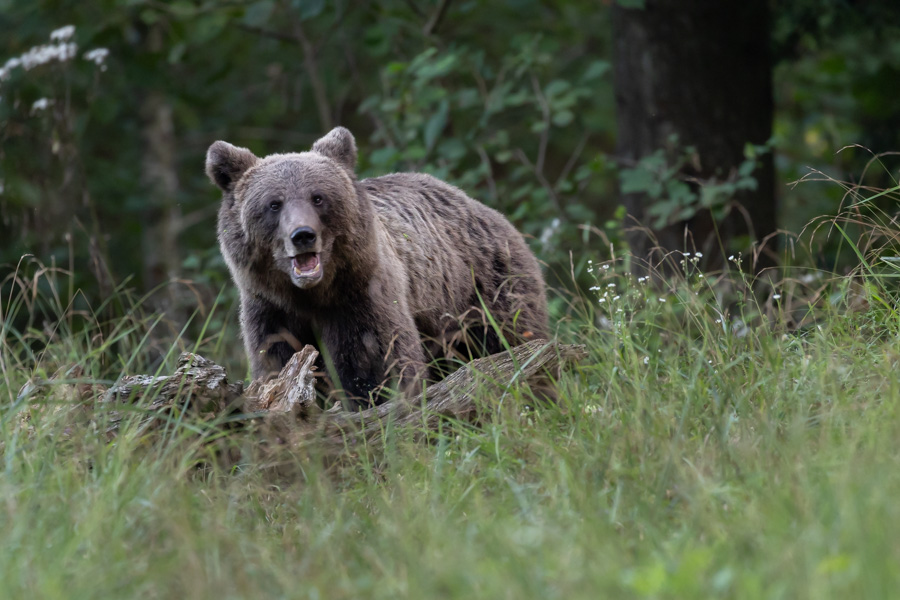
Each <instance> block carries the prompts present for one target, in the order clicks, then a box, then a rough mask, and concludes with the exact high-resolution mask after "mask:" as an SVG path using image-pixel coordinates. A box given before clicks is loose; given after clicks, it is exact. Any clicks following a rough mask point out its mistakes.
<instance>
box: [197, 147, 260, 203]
mask: <svg viewBox="0 0 900 600" xmlns="http://www.w3.org/2000/svg"><path fill="white" fill-rule="evenodd" d="M257 160H259V159H258V158H256V155H255V154H253V153H252V152H250V151H249V150H247V149H246V148H238V147H237V146H232V145H231V144H229V143H228V142H222V141H219V142H213V145H212V146H210V147H209V150H207V152H206V174H207V175H208V176H209V178H210V179H211V180H212V182H213V183H215V184H216V185H217V186H219V187H220V188H221V189H222V191H223V192H230V191H232V190H234V186H235V184H236V183H237V182H238V180H240V178H241V177H242V176H243V175H244V173H246V172H247V169H249V168H250V167H252V166H253V165H255V164H256V161H257Z"/></svg>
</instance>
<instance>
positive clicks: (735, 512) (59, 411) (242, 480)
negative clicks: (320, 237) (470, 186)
mask: <svg viewBox="0 0 900 600" xmlns="http://www.w3.org/2000/svg"><path fill="white" fill-rule="evenodd" d="M838 224H840V223H838ZM883 234H884V235H882V236H881V238H880V239H888V240H889V239H893V238H892V237H891V235H892V234H891V231H890V230H889V229H886V230H885V231H884V232H883ZM845 242H846V243H847V244H849V245H851V246H852V247H853V249H854V252H859V256H860V258H861V260H860V265H861V266H860V268H859V269H858V270H856V271H853V272H850V273H849V274H846V275H844V274H841V275H835V274H834V273H827V274H822V273H821V272H818V271H812V270H801V271H796V272H786V273H783V275H784V276H783V277H780V278H779V279H778V283H777V284H774V285H773V284H771V283H766V284H765V287H764V286H763V285H762V284H760V285H757V284H754V283H753V282H751V281H750V279H749V278H748V277H747V276H746V275H744V274H743V271H742V270H740V269H739V268H738V267H739V265H738V264H737V263H738V262H739V261H741V260H743V259H741V257H739V256H738V257H735V259H734V260H733V261H732V263H730V265H729V270H726V271H725V272H723V273H721V274H719V275H716V276H713V275H705V276H702V275H701V273H700V272H699V271H698V270H697V269H696V265H697V262H696V257H694V256H687V257H682V256H680V255H678V256H676V257H674V258H675V259H676V262H679V263H681V265H680V266H681V273H680V275H676V276H672V277H670V278H667V279H666V281H665V284H664V285H659V284H655V283H653V282H651V281H649V280H640V278H639V277H637V276H634V275H629V274H628V273H627V272H626V269H627V267H626V266H624V265H625V263H624V262H623V261H620V260H615V259H613V260H609V261H607V262H601V261H600V259H599V257H598V258H597V260H596V261H595V262H594V263H592V265H591V274H592V277H594V279H595V285H594V287H595V288H596V289H595V290H592V291H591V293H590V294H589V295H588V296H585V297H580V298H575V299H572V298H570V299H569V305H570V307H571V310H570V311H569V316H568V317H566V318H563V319H561V320H560V323H559V326H560V330H561V332H562V333H561V337H562V338H563V339H564V341H574V342H578V343H582V344H585V345H586V346H587V347H588V350H589V352H590V357H589V359H588V360H587V361H585V362H584V364H582V365H581V366H579V367H578V368H577V369H576V370H574V371H573V372H570V373H568V374H566V375H565V376H564V377H563V378H562V380H561V381H560V382H559V386H560V399H559V402H558V404H556V405H553V406H546V405H540V406H538V407H537V408H536V409H534V410H532V409H530V408H529V406H530V405H531V404H533V402H531V400H530V398H529V397H528V395H527V393H526V392H523V391H517V392H514V393H512V394H511V395H508V396H507V397H506V398H505V399H504V403H503V406H502V407H501V408H499V409H496V408H495V409H493V410H491V412H492V417H491V418H490V419H487V420H486V421H485V422H484V423H483V424H481V425H480V426H478V427H473V426H468V425H464V424H458V425H448V426H447V428H446V429H445V430H444V431H442V432H439V433H438V434H435V435H432V436H430V437H429V438H428V442H427V443H423V442H421V441H417V440H418V439H419V437H418V436H415V435H411V433H414V432H409V431H395V432H394V433H392V434H391V435H389V436H388V438H387V439H386V440H385V442H384V447H383V448H378V449H376V450H377V451H375V452H371V453H360V452H357V453H356V454H355V455H353V456H348V457H346V458H345V459H344V460H342V461H339V462H337V463H335V462H334V461H326V460H324V459H323V457H321V456H318V455H317V453H316V450H315V448H314V447H303V448H292V447H275V448H273V447H267V448H261V447H260V446H259V444H257V443H255V442H254V440H253V438H252V437H251V436H246V435H241V436H236V437H235V439H234V440H231V441H228V440H220V442H219V444H220V445H219V446H214V445H211V444H209V443H208V441H209V439H210V437H211V436H214V435H218V433H217V432H216V431H215V427H213V426H210V425H208V424H203V423H199V422H196V423H191V422H188V420H185V421H184V422H182V423H181V424H179V423H174V424H170V425H169V426H168V427H167V429H166V430H165V435H159V434H153V435H150V434H147V433H146V432H145V431H144V430H142V429H141V428H140V427H139V419H138V418H135V419H133V420H129V419H126V420H125V422H124V424H123V425H122V428H121V431H120V433H119V435H118V436H117V437H115V438H108V437H107V436H105V435H104V434H103V431H102V419H103V417H102V415H101V416H100V417H98V418H97V420H95V422H94V425H93V426H92V425H91V424H90V423H86V419H84V418H81V420H80V421H79V418H78V414H79V413H78V411H79V410H82V409H80V408H79V407H78V404H77V403H76V402H72V400H71V398H69V397H66V396H65V395H61V394H56V395H54V394H52V393H51V394H49V395H46V396H42V397H41V398H43V399H38V398H37V396H34V395H32V396H29V395H28V393H27V390H28V388H27V387H26V388H25V389H26V392H24V393H20V390H21V389H22V388H23V386H26V382H28V380H29V379H34V378H46V377H48V376H49V375H50V374H52V373H55V372H58V371H59V369H63V371H62V372H61V373H62V379H61V380H60V381H61V383H60V386H61V385H62V384H63V383H67V382H68V381H69V380H68V379H66V378H67V377H69V379H71V378H75V379H77V380H78V381H80V382H88V383H90V382H107V383H108V382H110V381H113V380H115V379H116V378H118V377H120V376H121V375H123V374H130V373H139V372H156V371H159V372H166V371H167V370H168V369H171V367H172V361H173V359H174V357H175V356H176V355H177V353H178V351H179V350H181V349H183V348H189V349H196V350H198V351H200V352H201V353H203V354H205V355H207V356H210V357H212V358H216V356H217V354H220V353H223V352H225V351H226V349H227V347H229V346H230V345H232V344H233V343H234V341H235V340H236V331H234V330H233V329H234V328H233V326H232V327H231V328H230V329H229V328H228V327H226V328H223V329H220V330H217V331H215V332H210V331H208V330H207V331H203V328H202V326H201V327H200V331H201V333H200V334H199V335H198V336H197V339H199V340H200V341H199V342H195V341H189V340H188V339H187V335H186V334H185V335H181V336H175V337H174V341H173V336H171V335H169V334H168V333H167V334H166V335H160V334H159V332H160V327H161V325H160V323H159V320H158V318H156V317H154V316H153V315H152V314H144V309H143V308H142V301H141V299H140V298H132V297H131V296H130V295H129V294H128V292H127V291H125V290H124V289H121V290H119V291H118V292H117V294H116V295H115V297H114V298H110V299H108V300H107V302H108V303H115V305H116V310H115V311H111V310H110V311H107V310H105V309H106V308H107V307H106V306H99V307H94V308H91V307H89V306H87V305H86V304H85V303H84V302H83V301H82V300H79V299H78V294H77V293H76V292H75V291H74V290H69V289H68V288H67V283H66V281H65V274H64V273H62V272H59V271H53V270H49V271H48V270H42V267H40V266H39V265H38V264H37V263H32V264H30V265H27V264H25V265H22V266H20V267H19V269H18V270H16V271H14V272H13V274H11V275H10V277H9V278H7V284H6V285H5V286H4V288H3V289H4V290H5V293H4V297H3V299H2V306H0V308H2V314H3V325H2V329H0V361H2V363H0V367H2V375H3V381H2V383H0V399H2V405H0V470H2V472H0V539H2V540H3V544H2V549H0V597H2V598H66V599H77V598H91V599H94V598H132V597H134V598H220V599H225V598H257V597H265V598H269V597H271V598H329V599H332V598H516V599H519V598H565V599H569V598H598V597H613V598H707V597H724V598H729V597H734V598H850V597H854V598H856V597H865V598H890V597H893V596H895V595H896V590H897V589H900V570H898V569H897V565H898V563H900V542H898V540H900V502H898V501H897V498H900V443H898V441H897V440H900V414H898V411H900V408H898V402H897V400H898V397H900V370H898V362H900V346H898V344H897V339H898V337H897V336H898V333H900V331H898V318H897V313H896V306H897V304H896V296H895V293H894V291H893V281H895V279H894V278H895V274H894V270H893V267H894V264H893V262H892V261H891V260H888V261H876V260H873V257H877V256H881V257H882V258H890V256H888V255H889V254H890V251H889V250H886V249H885V248H886V247H887V248H889V247H890V244H888V245H887V246H885V245H884V244H880V245H879V244H873V245H870V246H868V247H863V246H862V245H857V244H856V243H854V242H853V241H852V238H849V237H848V238H847V239H846V240H845ZM873 253H874V254H873ZM878 253H881V254H880V255H879V254H878ZM682 261H683V262H682ZM876 263H879V264H881V265H882V266H881V267H879V268H877V269H876V268H872V266H873V265H874V264H876ZM601 300H602V302H601ZM107 314H110V315H113V314H114V315H115V318H112V317H109V318H107V317H106V316H104V315H107ZM195 318H196V319H197V320H198V322H208V320H209V318H210V317H209V315H208V314H207V315H206V317H204V316H203V315H201V314H199V313H198V315H196V316H195ZM204 319H205V320H204ZM16 323H18V324H22V323H24V325H14V324H16ZM166 340H168V341H166ZM167 344H168V345H167ZM73 366H77V367H79V368H78V369H77V370H72V367H73ZM67 373H68V375H66V374H67ZM60 389H63V388H62V387H60ZM486 401H487V404H488V406H489V405H490V399H487V400H486ZM489 410H490V409H489ZM97 422H100V423H101V426H97V425H96V423H97ZM73 423H82V424H83V425H82V426H80V427H73ZM85 423H86V424H85ZM92 427H93V428H92ZM198 432H199V433H198ZM222 444H231V445H232V447H231V449H230V454H229V456H230V457H231V460H228V461H225V460H222V459H221V455H220V454H216V453H215V449H216V448H218V449H221V447H222V446H221V445H222Z"/></svg>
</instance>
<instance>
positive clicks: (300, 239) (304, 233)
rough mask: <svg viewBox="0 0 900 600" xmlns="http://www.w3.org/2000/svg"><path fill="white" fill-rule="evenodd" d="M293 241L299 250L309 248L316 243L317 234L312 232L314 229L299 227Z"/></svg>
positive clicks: (293, 234) (292, 235)
mask: <svg viewBox="0 0 900 600" xmlns="http://www.w3.org/2000/svg"><path fill="white" fill-rule="evenodd" d="M291 241H292V242H293V243H294V247H296V248H297V249H299V250H303V249H306V248H309V247H310V246H312V245H313V244H314V243H315V241H316V232H315V231H313V230H312V227H298V228H297V229H295V230H294V233H292V234H291Z"/></svg>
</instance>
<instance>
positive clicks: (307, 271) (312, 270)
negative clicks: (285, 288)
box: [291, 252, 322, 278]
mask: <svg viewBox="0 0 900 600" xmlns="http://www.w3.org/2000/svg"><path fill="white" fill-rule="evenodd" d="M291 267H293V270H294V277H297V278H301V277H315V276H317V275H318V274H319V272H320V271H321V270H322V265H321V264H320V263H319V255H318V253H316V252H306V253H304V254H298V255H297V256H295V257H293V258H292V259H291Z"/></svg>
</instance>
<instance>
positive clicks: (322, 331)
mask: <svg viewBox="0 0 900 600" xmlns="http://www.w3.org/2000/svg"><path fill="white" fill-rule="evenodd" d="M356 157H357V151H356V142H355V140H354V138H353V135H352V134H351V133H350V132H349V131H348V130H347V129H345V128H343V127H337V128H335V129H333V130H332V131H331V132H330V133H329V134H328V135H326V136H325V137H323V138H321V139H320V140H318V141H317V142H316V143H315V144H313V146H312V149H311V150H310V151H309V152H300V153H292V154H273V155H270V156H267V157H265V158H258V157H256V156H255V155H254V154H253V153H252V152H250V151H249V150H247V149H245V148H238V147H235V146H232V145H231V144H228V143H226V142H222V141H219V142H215V143H214V144H212V146H210V148H209V151H208V153H207V157H206V173H207V174H208V175H209V177H210V179H212V181H213V182H214V183H215V184H216V185H217V186H218V187H219V188H221V190H222V192H223V199H222V206H221V208H220V209H219V221H218V237H219V245H220V247H221V250H222V254H223V255H224V257H225V261H226V262H227V264H228V268H229V270H230V271H231V275H232V277H233V278H234V281H235V283H236V284H237V286H238V290H239V292H240V304H241V331H242V334H243V339H244V344H245V346H246V350H247V354H248V355H249V357H250V364H251V371H252V376H253V378H254V379H257V378H261V377H264V376H266V375H268V374H270V373H273V372H278V371H279V370H280V369H281V368H282V367H283V366H284V365H285V363H286V362H287V361H288V359H290V357H291V355H292V354H293V353H294V352H295V350H297V349H299V347H300V346H301V345H304V344H311V345H313V346H315V347H316V348H317V349H318V350H319V352H320V353H321V355H322V357H323V358H324V362H325V366H326V368H327V372H329V373H330V374H332V375H333V376H336V377H337V379H339V387H340V388H341V389H342V390H343V394H344V405H345V407H348V408H363V407H368V406H371V405H372V404H373V403H378V402H379V401H381V400H382V399H383V398H384V397H385V394H384V391H385V389H386V387H385V383H393V384H394V385H396V386H397V387H398V388H399V389H400V390H401V391H402V392H405V393H407V394H411V393H414V392H416V391H418V389H419V388H420V387H421V385H422V381H423V378H424V377H427V376H428V375H429V367H431V373H430V375H431V376H432V377H434V376H436V374H437V373H438V372H439V369H438V368H437V367H436V366H435V365H436V363H433V362H432V360H433V359H439V360H442V361H450V362H453V361H454V360H458V359H459V358H463V359H466V360H468V359H471V358H473V357H475V356H480V355H484V354H486V353H487V354H490V353H495V352H499V351H501V350H502V349H503V347H504V342H505V343H508V344H509V345H516V344H519V343H522V342H523V341H526V340H529V339H536V338H546V337H548V335H549V325H548V317H547V302H546V297H545V289H544V281H543V278H542V276H541V271H540V267H539V265H538V262H537V260H536V259H535V257H534V255H533V254H532V253H531V251H530V250H529V249H528V246H527V245H526V244H525V241H524V239H523V238H522V235H521V234H520V233H519V232H518V231H516V229H515V228H514V227H513V226H512V225H511V224H510V223H509V221H507V220H506V219H505V218H504V217H503V215H501V214H500V213H498V212H497V211H495V210H493V209H491V208H488V207H487V206H484V205H483V204H481V203H479V202H477V201H475V200H473V199H472V198H469V197H468V196H467V195H466V194H465V193H464V192H462V191H461V190H459V189H457V188H455V187H453V186H452V185H449V184H447V183H444V182H443V181H440V180H439V179H436V178H434V177H432V176H430V175H424V174H417V173H395V174H392V175H384V176H382V177H374V178H371V179H363V180H361V181H358V180H357V178H356V174H355V169H356ZM501 338H502V339H501ZM442 364H443V365H444V366H443V367H442V368H446V364H447V363H442Z"/></svg>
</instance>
